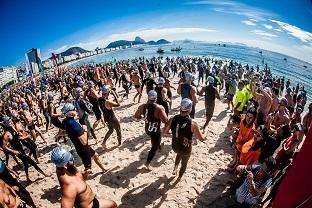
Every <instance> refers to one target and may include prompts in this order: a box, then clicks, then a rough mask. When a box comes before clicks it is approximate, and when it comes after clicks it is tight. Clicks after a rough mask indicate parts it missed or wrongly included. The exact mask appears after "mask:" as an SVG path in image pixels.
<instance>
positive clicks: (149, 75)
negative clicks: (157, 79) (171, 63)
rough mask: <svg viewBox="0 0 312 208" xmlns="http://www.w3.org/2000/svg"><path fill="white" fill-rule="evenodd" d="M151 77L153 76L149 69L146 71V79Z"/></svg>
mask: <svg viewBox="0 0 312 208" xmlns="http://www.w3.org/2000/svg"><path fill="white" fill-rule="evenodd" d="M150 77H151V73H150V72H148V71H147V72H146V73H145V79H147V78H150Z"/></svg>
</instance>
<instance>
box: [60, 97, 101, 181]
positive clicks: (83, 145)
mask: <svg viewBox="0 0 312 208" xmlns="http://www.w3.org/2000/svg"><path fill="white" fill-rule="evenodd" d="M62 111H63V113H64V114H65V116H66V117H65V119H64V120H63V122H62V129H63V130H66V132H67V135H68V137H69V138H70V140H71V142H72V143H73V145H74V147H75V149H76V152H77V154H78V155H79V157H80V158H81V160H82V163H83V166H84V167H85V171H84V176H85V177H86V176H88V174H90V173H92V171H91V165H92V161H91V159H93V160H94V162H95V163H96V164H97V165H98V166H99V167H100V168H101V169H102V171H103V172H104V171H105V169H104V167H103V165H102V163H101V161H100V159H99V157H98V154H97V153H96V152H95V151H94V150H93V149H92V148H91V147H90V146H89V145H88V138H87V136H86V134H85V130H84V129H83V128H82V126H81V125H80V124H79V123H78V122H77V121H76V120H75V116H76V111H75V106H74V105H73V104H71V103H66V104H65V105H64V107H63V109H62Z"/></svg>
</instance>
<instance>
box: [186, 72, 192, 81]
mask: <svg viewBox="0 0 312 208" xmlns="http://www.w3.org/2000/svg"><path fill="white" fill-rule="evenodd" d="M185 80H186V81H191V80H193V75H192V74H191V73H189V72H187V73H185Z"/></svg>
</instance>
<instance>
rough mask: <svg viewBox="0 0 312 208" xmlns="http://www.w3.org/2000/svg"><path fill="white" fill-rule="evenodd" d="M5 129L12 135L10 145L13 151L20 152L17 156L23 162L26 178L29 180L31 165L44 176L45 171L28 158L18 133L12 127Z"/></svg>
mask: <svg viewBox="0 0 312 208" xmlns="http://www.w3.org/2000/svg"><path fill="white" fill-rule="evenodd" d="M5 129H6V131H8V132H10V133H11V135H12V139H11V140H10V141H9V143H10V145H11V147H12V149H14V150H16V151H18V152H19V154H17V155H16V156H17V157H18V158H19V159H20V160H21V161H22V162H23V165H24V169H25V173H26V177H27V178H28V176H29V174H28V167H29V165H32V166H33V167H34V168H35V169H36V170H37V171H38V172H40V173H42V174H44V173H43V171H42V170H41V169H40V168H39V166H38V165H37V163H36V162H35V161H33V160H32V159H31V158H30V157H29V156H27V155H26V153H25V152H24V149H23V146H22V144H21V142H20V140H19V138H18V135H17V133H16V131H15V130H14V129H13V128H12V127H6V128H5ZM7 153H8V154H10V155H13V154H12V153H10V152H7Z"/></svg>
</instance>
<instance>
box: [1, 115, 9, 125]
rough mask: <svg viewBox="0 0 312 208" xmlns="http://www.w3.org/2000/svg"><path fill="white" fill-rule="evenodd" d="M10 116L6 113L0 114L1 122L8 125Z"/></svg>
mask: <svg viewBox="0 0 312 208" xmlns="http://www.w3.org/2000/svg"><path fill="white" fill-rule="evenodd" d="M10 120H11V118H10V117H9V116H7V115H4V116H2V122H3V124H5V125H9V123H10Z"/></svg>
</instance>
